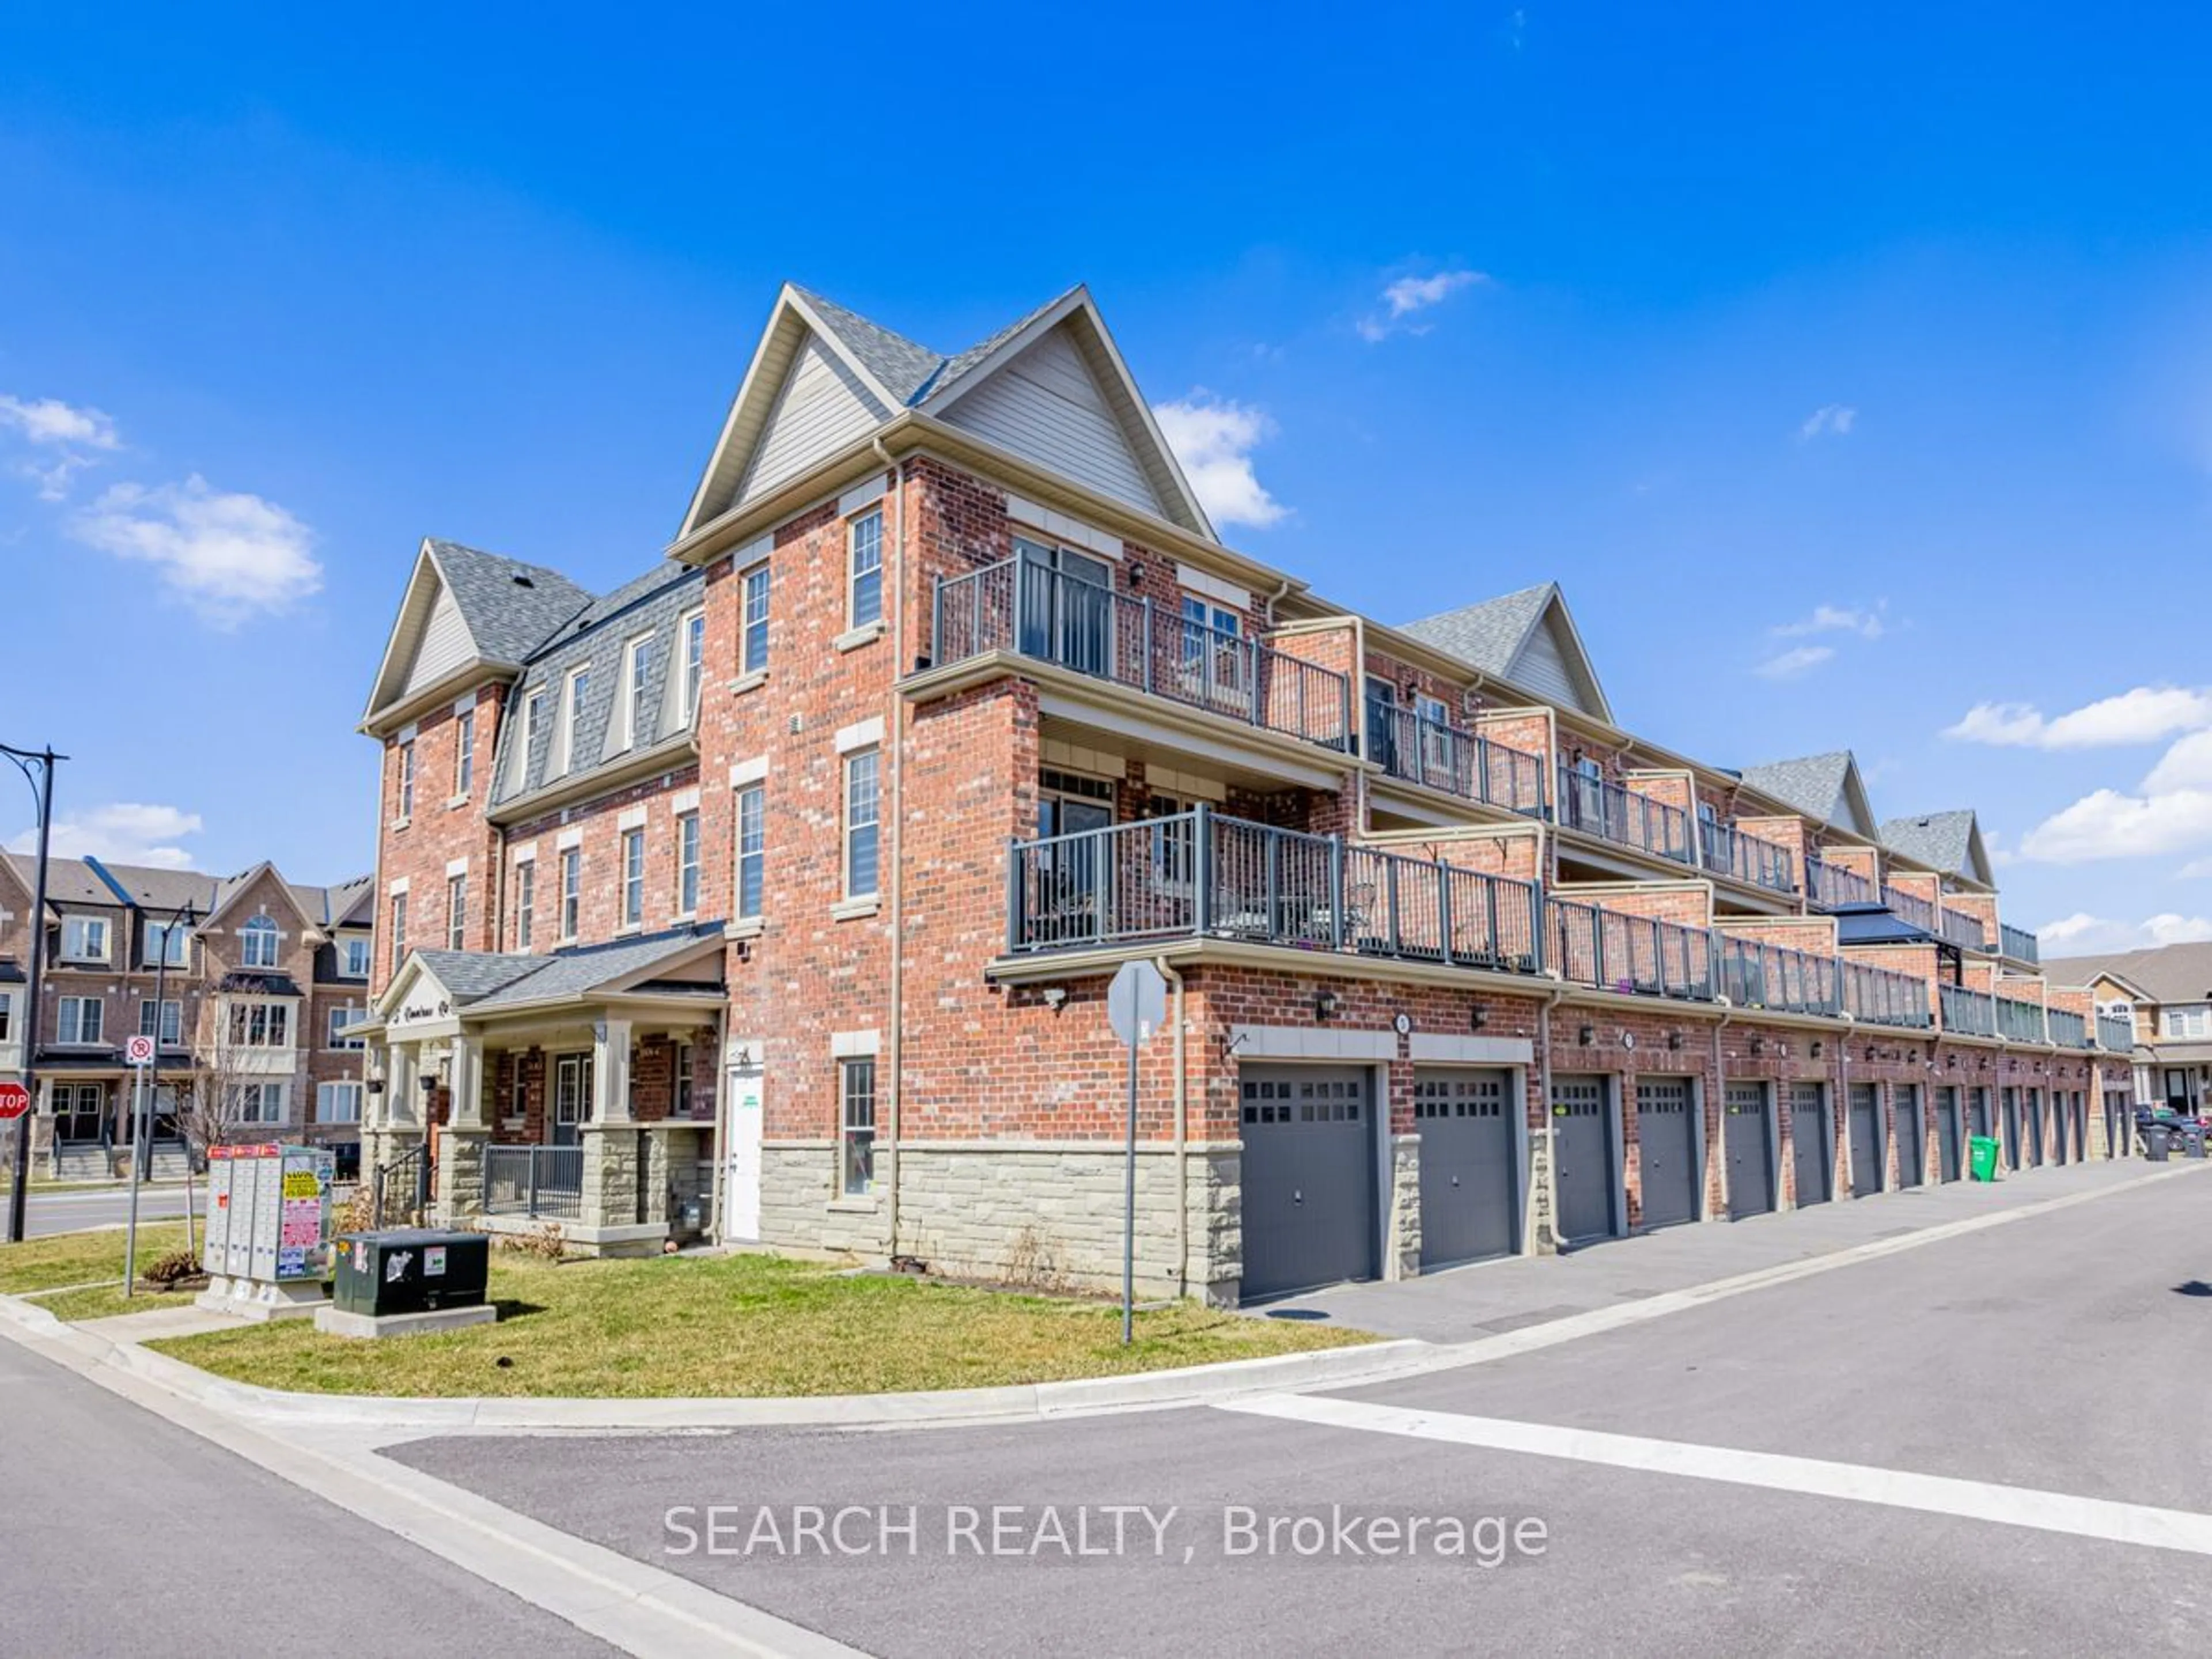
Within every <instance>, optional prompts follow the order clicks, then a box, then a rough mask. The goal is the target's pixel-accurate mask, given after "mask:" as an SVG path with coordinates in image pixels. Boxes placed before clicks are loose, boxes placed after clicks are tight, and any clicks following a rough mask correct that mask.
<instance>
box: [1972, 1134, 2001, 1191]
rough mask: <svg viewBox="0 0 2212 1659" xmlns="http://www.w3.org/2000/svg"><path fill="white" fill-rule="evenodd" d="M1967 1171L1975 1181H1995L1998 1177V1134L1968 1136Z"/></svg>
mask: <svg viewBox="0 0 2212 1659" xmlns="http://www.w3.org/2000/svg"><path fill="white" fill-rule="evenodd" d="M1966 1172H1967V1175H1968V1176H1969V1177H1970V1178H1971V1179H1972V1180H1975V1181H1995V1180H1996V1178H1997V1143H1996V1136H1994V1135H1969V1136H1968V1137H1967V1138H1966Z"/></svg>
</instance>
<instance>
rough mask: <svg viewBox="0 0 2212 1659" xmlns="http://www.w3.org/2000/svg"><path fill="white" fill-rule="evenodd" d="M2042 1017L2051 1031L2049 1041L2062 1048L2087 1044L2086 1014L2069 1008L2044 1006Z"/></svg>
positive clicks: (2087, 1023) (2079, 1046)
mask: <svg viewBox="0 0 2212 1659" xmlns="http://www.w3.org/2000/svg"><path fill="white" fill-rule="evenodd" d="M2044 1019H2045V1024H2046V1027H2047V1029H2048V1030H2050V1032H2051V1042H2055V1043H2057V1045H2058V1046H2059V1047H2060V1048H2087V1047H2088V1046H2089V1019H2088V1016H2087V1015H2086V1014H2080V1013H2076V1012H2075V1011H2074V1010H2073V1009H2071V1008H2046V1009H2045V1010H2044Z"/></svg>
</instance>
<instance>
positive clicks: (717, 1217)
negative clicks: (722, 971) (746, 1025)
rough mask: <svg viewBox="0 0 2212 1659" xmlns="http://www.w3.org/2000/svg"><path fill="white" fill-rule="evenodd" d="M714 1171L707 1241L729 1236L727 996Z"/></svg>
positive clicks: (720, 1034)
mask: <svg viewBox="0 0 2212 1659" xmlns="http://www.w3.org/2000/svg"><path fill="white" fill-rule="evenodd" d="M713 1146H714V1159H713V1163H714V1170H713V1172H712V1173H711V1174H710V1175H709V1176H708V1188H707V1203H708V1211H707V1216H708V1224H707V1225H708V1227H709V1228H710V1229H711V1230H712V1231H709V1232H708V1237H707V1242H708V1243H710V1244H711V1243H720V1242H721V1241H722V1240H724V1239H726V1238H727V1237H729V1236H730V1228H729V1220H728V1218H727V1217H726V1216H725V1215H724V1214H723V1212H722V1202H723V1198H724V1191H723V1188H724V1187H725V1186H726V1183H727V1177H728V1171H729V1167H730V1152H729V1146H730V1002H729V999H728V998H727V997H724V998H723V999H722V1006H720V1008H719V1009H717V1010H716V1011H715V1012H714V1142H713Z"/></svg>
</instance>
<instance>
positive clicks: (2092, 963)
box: [2050, 942, 2212, 1113]
mask: <svg viewBox="0 0 2212 1659" xmlns="http://www.w3.org/2000/svg"><path fill="white" fill-rule="evenodd" d="M2050 969H2051V972H2052V973H2053V974H2057V975H2062V976H2063V977H2064V978H2065V979H2066V980H2067V981H2069V982H2071V983H2074V984H2079V985H2086V986H2087V987H2090V992H2091V994H2092V995H2093V997H2094V998H2095V999H2096V1006H2097V1012H2098V1014H2099V1015H2100V1018H2105V1019H2106V1020H2109V1021H2111V1022H2112V1023H2113V1030H2112V1037H2113V1040H2114V1041H2115V1042H2117V1041H2118V1030H2119V1024H2120V1023H2121V1022H2124V1023H2125V1024H2126V1027H2127V1030H2128V1032H2129V1035H2130V1041H2131V1042H2132V1043H2133V1047H2134V1053H2135V1098H2136V1103H2137V1104H2138V1105H2144V1106H2153V1105H2156V1106H2171V1107H2172V1108H2173V1109H2175V1110H2176V1111H2178V1112H2185V1113H2197V1112H2204V1111H2212V942H2206V943H2201V944H2195V945H2159V946H2157V947H2155V948H2154V949H2150V950H2143V951H2116V952H2112V953H2111V954H2109V955H2106V956H2094V957H2066V958H2064V959H2063V960H2061V961H2056V962H2053V963H2051V964H2050Z"/></svg>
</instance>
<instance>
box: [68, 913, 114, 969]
mask: <svg viewBox="0 0 2212 1659" xmlns="http://www.w3.org/2000/svg"><path fill="white" fill-rule="evenodd" d="M62 960H63V961H64V962H105V961H106V960H107V924H106V922H105V921H101V920H100V918H99V917H98V916H64V917H63V918H62Z"/></svg>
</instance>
